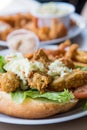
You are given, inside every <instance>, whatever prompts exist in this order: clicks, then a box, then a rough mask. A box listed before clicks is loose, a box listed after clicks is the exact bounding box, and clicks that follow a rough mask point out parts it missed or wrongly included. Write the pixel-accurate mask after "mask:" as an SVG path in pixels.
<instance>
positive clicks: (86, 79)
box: [48, 70, 87, 91]
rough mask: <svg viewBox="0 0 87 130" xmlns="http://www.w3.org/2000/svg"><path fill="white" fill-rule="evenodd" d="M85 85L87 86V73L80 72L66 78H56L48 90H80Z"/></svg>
mask: <svg viewBox="0 0 87 130" xmlns="http://www.w3.org/2000/svg"><path fill="white" fill-rule="evenodd" d="M85 84H87V72H86V71H81V70H78V71H74V72H73V73H71V74H67V75H65V76H64V77H56V79H54V80H53V82H52V83H51V84H50V85H49V87H48V90H52V91H62V90H64V89H67V88H78V87H80V86H83V85H85Z"/></svg>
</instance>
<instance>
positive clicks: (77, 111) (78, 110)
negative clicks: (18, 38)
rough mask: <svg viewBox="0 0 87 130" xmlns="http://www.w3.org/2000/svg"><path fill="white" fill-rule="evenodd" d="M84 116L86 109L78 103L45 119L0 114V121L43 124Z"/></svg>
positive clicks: (3, 52)
mask: <svg viewBox="0 0 87 130" xmlns="http://www.w3.org/2000/svg"><path fill="white" fill-rule="evenodd" d="M46 48H50V49H56V46H55V45H50V47H49V46H46ZM9 53H10V51H9V50H8V49H7V50H3V51H0V55H6V54H9ZM84 116H87V111H84V110H83V108H82V107H81V104H78V105H77V106H76V107H75V108H74V109H72V110H70V111H68V112H66V113H62V114H58V115H55V116H51V117H49V118H45V119H34V120H33V119H32V120H31V119H20V118H14V117H11V116H7V115H4V114H0V122H4V123H10V124H21V125H43V124H53V123H60V122H65V121H70V120H74V119H77V118H80V117H84Z"/></svg>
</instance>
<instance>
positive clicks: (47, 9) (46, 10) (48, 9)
mask: <svg viewBox="0 0 87 130" xmlns="http://www.w3.org/2000/svg"><path fill="white" fill-rule="evenodd" d="M68 11H69V10H68V9H63V8H60V7H59V6H58V4H56V3H55V2H49V3H47V4H42V5H41V6H40V7H39V8H38V9H37V13H40V14H49V15H50V14H56V15H64V14H67V13H68Z"/></svg>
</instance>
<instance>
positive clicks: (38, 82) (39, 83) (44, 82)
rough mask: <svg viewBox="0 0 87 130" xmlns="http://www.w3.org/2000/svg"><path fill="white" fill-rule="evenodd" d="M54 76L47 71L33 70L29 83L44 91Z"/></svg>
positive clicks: (31, 86)
mask: <svg viewBox="0 0 87 130" xmlns="http://www.w3.org/2000/svg"><path fill="white" fill-rule="evenodd" d="M51 81H52V78H51V77H50V76H49V75H47V74H45V73H37V72H36V73H35V72H31V73H30V74H29V77H28V84H29V86H30V88H36V89H37V90H39V91H40V92H41V93H43V92H44V91H45V90H46V88H47V87H48V85H49V83H51Z"/></svg>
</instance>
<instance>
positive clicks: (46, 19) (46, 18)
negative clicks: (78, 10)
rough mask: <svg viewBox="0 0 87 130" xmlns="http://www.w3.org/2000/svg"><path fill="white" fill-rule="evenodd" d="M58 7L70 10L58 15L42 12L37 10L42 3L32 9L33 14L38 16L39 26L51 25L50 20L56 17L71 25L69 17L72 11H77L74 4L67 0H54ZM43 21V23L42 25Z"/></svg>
mask: <svg viewBox="0 0 87 130" xmlns="http://www.w3.org/2000/svg"><path fill="white" fill-rule="evenodd" d="M54 3H55V4H56V5H57V6H58V8H61V9H63V10H64V9H65V11H66V10H69V11H68V12H67V13H65V14H62V15H58V14H41V13H39V12H37V10H38V8H39V7H40V6H41V5H42V4H39V5H38V6H37V7H36V8H33V9H32V10H31V13H32V15H33V16H35V17H37V18H38V23H39V24H38V26H50V22H51V20H52V19H54V18H56V19H59V20H60V21H61V22H63V23H64V24H65V25H66V26H67V27H68V26H69V18H70V15H71V14H72V13H74V12H75V7H74V6H73V5H72V4H69V3H66V2H54ZM41 23H42V25H41Z"/></svg>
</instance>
